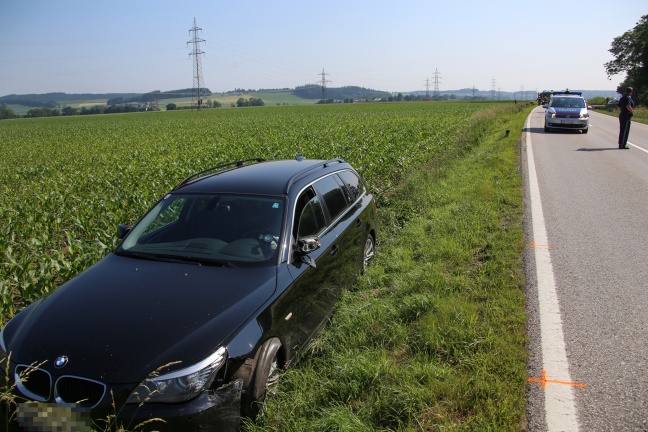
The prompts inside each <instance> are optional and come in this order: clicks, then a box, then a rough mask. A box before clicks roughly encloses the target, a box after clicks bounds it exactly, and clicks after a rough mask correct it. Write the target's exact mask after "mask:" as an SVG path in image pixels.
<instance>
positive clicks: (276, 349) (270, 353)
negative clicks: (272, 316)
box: [243, 338, 281, 419]
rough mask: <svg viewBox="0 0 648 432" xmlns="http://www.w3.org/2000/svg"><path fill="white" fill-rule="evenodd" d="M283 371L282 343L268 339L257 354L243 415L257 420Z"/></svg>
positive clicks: (274, 339)
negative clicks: (270, 390)
mask: <svg viewBox="0 0 648 432" xmlns="http://www.w3.org/2000/svg"><path fill="white" fill-rule="evenodd" d="M280 370H281V341H279V339H277V338H272V339H268V340H267V341H266V342H264V344H263V345H261V348H259V352H258V353H257V359H256V367H255V368H254V374H253V376H252V380H251V382H250V386H249V388H248V389H247V395H246V398H245V404H244V405H243V414H244V415H246V416H248V417H250V418H251V419H255V418H256V417H257V416H258V415H259V412H261V408H262V406H263V403H264V402H265V400H266V397H267V395H268V388H269V387H271V386H272V385H274V384H275V383H276V382H277V379H278V378H279V372H280Z"/></svg>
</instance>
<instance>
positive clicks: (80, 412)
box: [16, 402, 92, 432]
mask: <svg viewBox="0 0 648 432" xmlns="http://www.w3.org/2000/svg"><path fill="white" fill-rule="evenodd" d="M16 419H17V420H18V424H19V425H20V427H22V428H23V429H24V430H28V431H50V430H52V431H53V430H55V431H80V432H81V431H89V430H90V427H91V425H92V423H91V421H90V409H89V408H82V407H79V406H75V405H59V404H55V403H44V402H25V403H21V404H18V409H17V410H16Z"/></svg>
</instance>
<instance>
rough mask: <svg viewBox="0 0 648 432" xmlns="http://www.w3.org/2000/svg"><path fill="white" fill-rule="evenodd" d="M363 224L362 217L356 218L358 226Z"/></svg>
mask: <svg viewBox="0 0 648 432" xmlns="http://www.w3.org/2000/svg"><path fill="white" fill-rule="evenodd" d="M361 225H362V219H360V218H358V219H356V223H355V226H356V228H360V226H361Z"/></svg>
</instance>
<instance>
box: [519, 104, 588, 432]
mask: <svg viewBox="0 0 648 432" xmlns="http://www.w3.org/2000/svg"><path fill="white" fill-rule="evenodd" d="M530 123H531V116H529V117H528V118H527V125H526V130H527V132H526V143H527V160H528V166H529V192H530V196H531V219H532V227H533V243H534V244H549V242H548V239H547V230H546V228H545V223H544V214H543V212H542V202H541V201H540V188H539V186H538V177H537V174H536V169H535V162H534V159H533V149H532V147H533V146H532V143H531V132H530ZM533 252H534V255H535V263H536V273H537V280H538V308H539V315H540V339H541V344H542V363H543V370H545V371H546V370H550V371H552V374H554V375H555V378H556V380H557V381H562V382H572V380H571V377H570V375H569V363H568V362H567V352H566V349H565V339H564V337H563V330H562V318H561V315H560V305H559V303H558V294H557V292H556V283H555V279H554V273H553V266H552V265H551V255H550V254H549V248H546V247H535V248H533ZM544 397H545V423H546V426H547V431H548V432H554V431H571V432H576V431H578V418H577V415H576V403H575V400H574V392H573V387H572V386H562V385H557V386H550V387H547V388H546V389H545V391H544Z"/></svg>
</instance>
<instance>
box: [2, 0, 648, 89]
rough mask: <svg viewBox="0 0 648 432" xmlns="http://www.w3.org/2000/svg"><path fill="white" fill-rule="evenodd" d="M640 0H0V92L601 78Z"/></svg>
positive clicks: (642, 5)
mask: <svg viewBox="0 0 648 432" xmlns="http://www.w3.org/2000/svg"><path fill="white" fill-rule="evenodd" d="M645 14H648V3H646V0H626V1H624V2H623V5H622V6H618V2H613V1H610V0H589V1H578V2H547V1H526V0H525V1H519V0H491V1H483V0H463V1H452V0H446V1H435V0H399V1H395V0H345V1H342V0H328V1H326V2H314V1H297V0H273V1H269V0H182V1H180V0H174V1H168V0H155V1H152V0H129V1H124V0H111V1H94V0H83V1H79V0H64V1H54V0H28V1H17V0H0V96H4V95H8V94H31V93H49V92H65V93H145V92H150V91H154V90H161V91H168V90H176V89H183V88H191V87H193V83H194V71H193V66H194V59H195V56H193V55H190V53H191V52H192V50H193V45H192V43H188V42H190V41H192V40H193V35H194V33H193V32H190V29H191V28H193V26H194V19H195V21H196V25H197V28H199V29H200V31H198V32H196V34H197V36H198V38H199V39H201V40H204V42H202V43H200V44H199V45H198V47H199V50H200V51H202V52H203V53H204V54H202V55H200V61H201V64H202V77H203V83H204V85H203V87H206V88H208V89H210V90H211V91H212V92H214V93H217V92H226V91H230V90H234V89H237V88H242V89H267V88H294V87H296V86H301V85H306V84H318V83H321V81H322V72H324V74H325V75H324V78H325V79H326V81H327V83H326V85H327V86H328V87H342V86H361V87H367V88H371V89H376V90H384V91H390V92H403V93H405V92H411V91H417V90H422V91H424V90H426V85H429V90H430V91H433V90H434V84H435V72H436V73H437V74H436V76H437V78H438V87H439V90H440V91H444V90H458V89H462V88H473V87H474V88H476V89H478V90H482V91H491V90H495V91H506V92H517V91H524V90H527V91H529V90H535V91H542V90H554V89H556V90H558V89H565V88H570V89H573V90H575V89H581V90H614V89H616V87H617V85H618V84H619V83H620V82H621V81H623V78H624V77H625V75H617V76H613V77H612V79H611V80H610V79H608V77H607V75H606V73H605V68H604V66H603V65H604V64H605V63H606V62H608V61H610V60H612V59H613V57H612V55H611V54H610V53H609V51H608V50H609V49H610V46H611V43H612V40H613V39H614V38H615V37H617V36H621V35H622V34H623V33H625V32H626V31H628V30H631V29H633V28H634V27H635V25H636V24H637V22H638V21H639V19H640V18H641V16H642V15H645Z"/></svg>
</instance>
